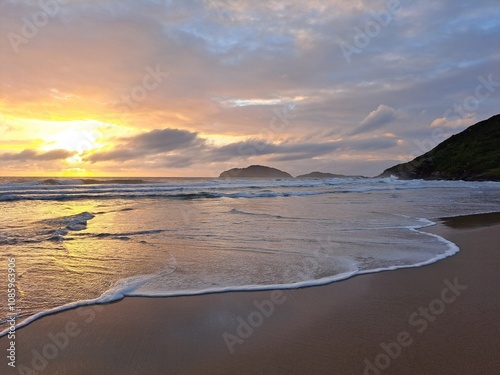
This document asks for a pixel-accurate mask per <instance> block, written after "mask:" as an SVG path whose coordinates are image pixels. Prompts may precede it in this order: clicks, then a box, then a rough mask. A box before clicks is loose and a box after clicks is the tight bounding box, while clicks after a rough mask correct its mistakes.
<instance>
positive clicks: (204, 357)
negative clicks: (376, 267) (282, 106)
mask: <svg viewBox="0 0 500 375" xmlns="http://www.w3.org/2000/svg"><path fill="white" fill-rule="evenodd" d="M499 221H500V215H498V214H490V215H474V216H464V217H460V218H456V219H447V220H444V221H443V222H442V223H440V224H438V225H437V226H435V227H432V228H430V229H429V231H431V232H433V233H438V234H441V235H443V236H444V237H445V238H447V239H449V240H451V241H452V242H454V243H456V244H457V245H458V246H459V247H460V249H461V251H460V252H459V253H458V254H457V255H454V256H452V257H450V258H447V259H445V260H442V261H440V262H438V263H435V264H432V265H428V266H424V267H420V268H412V269H401V270H396V271H389V272H382V273H377V274H369V275H360V276H356V277H353V278H351V279H348V280H344V281H341V282H336V283H333V284H330V285H325V286H320V287H311V288H304V289H297V290H285V291H262V292H231V293H221V294H212V295H201V296H190V297H171V298H133V297H129V298H125V299H124V300H122V301H119V302H116V303H112V304H108V305H100V306H87V307H81V308H78V309H74V310H68V311H65V312H62V313H58V314H55V315H52V316H47V317H44V318H41V319H39V320H37V321H35V322H33V323H32V324H30V325H28V326H27V327H25V328H22V329H19V330H18V331H17V332H16V345H15V347H16V368H15V369H13V368H11V367H9V366H8V365H7V362H8V361H9V360H8V359H7V358H6V355H5V353H8V351H7V348H8V346H9V343H8V341H9V340H7V337H2V338H1V339H0V349H1V351H2V353H4V354H2V359H0V369H1V370H0V372H1V373H2V374H6V375H7V374H35V373H38V374H50V375H57V374H64V375H69V374H71V375H79V374H82V375H89V374H94V375H99V374H106V375H109V374H120V375H126V374H151V375H152V374H155V375H158V374H369V375H376V374H397V375H401V374H405V375H411V374H415V375H416V374H419V375H421V374H427V375H430V374H439V375H441V374H447V375H448V374H475V375H479V374H492V375H493V374H499V373H500V356H498V353H499V352H500V340H499V338H500V298H499V297H498V295H499V294H498V286H499V285H500V272H499V269H500V251H499V250H500V249H499V245H498V244H499V243H500V225H499Z"/></svg>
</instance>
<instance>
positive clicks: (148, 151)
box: [85, 128, 202, 163]
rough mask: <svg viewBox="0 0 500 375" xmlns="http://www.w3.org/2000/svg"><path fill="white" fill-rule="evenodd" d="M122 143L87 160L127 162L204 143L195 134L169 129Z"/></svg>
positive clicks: (135, 137) (127, 139) (92, 155)
mask: <svg viewBox="0 0 500 375" xmlns="http://www.w3.org/2000/svg"><path fill="white" fill-rule="evenodd" d="M120 142H121V144H119V145H118V146H116V147H115V148H114V149H113V150H110V151H100V152H95V153H93V154H91V155H89V156H87V157H85V159H86V160H88V161H90V162H92V163H96V162H102V161H111V160H115V161H126V160H133V159H137V158H141V157H146V156H153V155H158V154H165V153H169V152H172V151H176V150H183V149H185V148H189V147H196V146H200V145H201V143H202V141H201V140H200V139H199V138H198V135H197V133H195V132H190V131H187V130H179V129H168V128H167V129H154V130H151V131H149V132H145V133H142V134H139V135H136V136H134V137H128V138H122V139H121V140H120Z"/></svg>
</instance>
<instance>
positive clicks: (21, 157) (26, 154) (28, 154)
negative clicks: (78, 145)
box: [0, 149, 76, 161]
mask: <svg viewBox="0 0 500 375" xmlns="http://www.w3.org/2000/svg"><path fill="white" fill-rule="evenodd" d="M75 154H76V152H74V151H67V150H51V151H47V152H40V151H36V150H32V149H25V150H23V151H21V152H18V153H16V152H6V153H3V154H0V160H3V161H27V160H38V161H53V160H63V159H66V158H69V157H70V156H73V155H75Z"/></svg>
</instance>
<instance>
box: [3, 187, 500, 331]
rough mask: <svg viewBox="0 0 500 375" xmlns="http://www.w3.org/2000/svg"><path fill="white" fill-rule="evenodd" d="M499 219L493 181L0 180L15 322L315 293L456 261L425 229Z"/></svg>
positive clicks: (498, 193)
mask: <svg viewBox="0 0 500 375" xmlns="http://www.w3.org/2000/svg"><path fill="white" fill-rule="evenodd" d="M499 210H500V183H496V182H464V181H421V180H411V181H402V180H397V179H394V178H385V179H377V178H374V179H354V178H353V179H350V178H344V179H275V180H259V179H248V180H233V179H207V178H192V179H182V178H164V179H154V178H146V179H127V180H116V179H99V180H75V179H67V180H57V179H41V178H40V179H37V178H0V217H1V221H0V259H2V262H1V264H0V279H1V280H4V283H6V280H7V269H8V266H7V265H8V259H9V258H15V264H16V276H17V280H16V287H17V293H16V297H17V300H16V311H17V312H18V316H17V322H18V323H19V324H20V325H23V324H27V323H29V322H30V321H32V320H34V319H36V318H37V317H39V316H42V315H44V314H47V313H50V312H54V311H59V310H61V309H65V308H69V307H72V306H77V305H80V304H88V303H94V302H108V301H113V300H117V299H120V298H123V296H127V295H129V296H138V295H140V296H174V295H189V294H199V293H208V292H219V291H227V290H252V289H270V288H295V287H300V286H306V285H319V284H324V283H328V282H332V281H335V280H340V279H344V278H347V277H351V276H353V275H356V274H361V273H369V272H378V271H382V270H392V269H397V268H403V267H417V266H422V265H425V264H429V263H433V262H436V261H438V260H440V259H443V258H445V257H447V256H450V255H453V254H455V253H456V252H457V251H458V250H459V249H458V248H457V247H456V246H455V245H454V244H453V243H451V242H449V241H447V240H445V239H444V238H441V237H439V236H437V235H434V234H429V233H426V232H422V231H420V230H419V229H421V228H423V227H426V226H429V225H432V224H433V223H434V221H435V220H436V219H437V218H439V217H445V216H457V215H463V214H472V213H482V212H492V211H499ZM4 289H5V288H4ZM5 293H6V292H5ZM2 300H3V298H2ZM8 316H9V312H8V311H7V304H6V303H4V304H2V305H0V322H1V324H0V331H2V330H3V331H4V333H5V330H6V328H7V321H6V318H7V317H8Z"/></svg>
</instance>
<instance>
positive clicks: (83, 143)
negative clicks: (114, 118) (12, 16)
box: [45, 129, 100, 155]
mask: <svg viewBox="0 0 500 375" xmlns="http://www.w3.org/2000/svg"><path fill="white" fill-rule="evenodd" d="M97 138H98V136H97V134H95V133H94V132H92V131H90V130H81V129H66V130H62V131H60V132H58V133H55V134H53V135H51V136H48V137H47V138H46V139H45V140H46V142H47V145H48V147H50V148H51V149H54V150H55V149H62V150H67V151H75V152H77V153H78V154H79V155H81V154H83V153H84V152H85V151H89V150H93V149H97V148H100V145H99V144H98V143H97Z"/></svg>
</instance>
